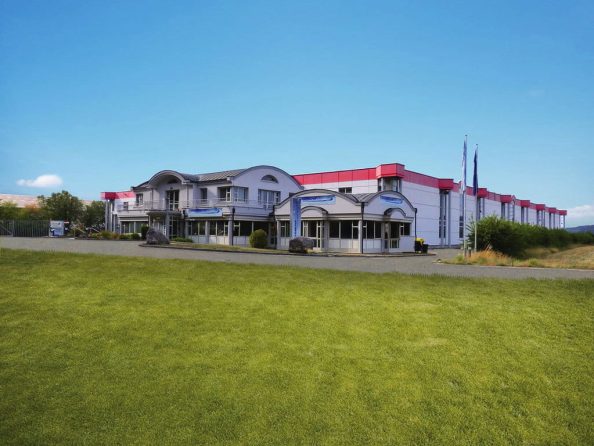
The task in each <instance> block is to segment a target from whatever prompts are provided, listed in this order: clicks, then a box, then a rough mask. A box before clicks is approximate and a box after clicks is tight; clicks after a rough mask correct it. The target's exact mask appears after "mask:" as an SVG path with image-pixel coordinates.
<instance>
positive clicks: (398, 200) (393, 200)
mask: <svg viewBox="0 0 594 446" xmlns="http://www.w3.org/2000/svg"><path fill="white" fill-rule="evenodd" d="M380 200H381V201H383V202H385V203H389V204H402V203H403V202H404V200H402V198H396V197H390V196H386V195H382V196H380Z"/></svg>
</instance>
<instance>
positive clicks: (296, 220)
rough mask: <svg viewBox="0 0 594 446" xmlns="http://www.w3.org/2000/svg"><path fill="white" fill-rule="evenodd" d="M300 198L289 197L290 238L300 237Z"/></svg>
mask: <svg viewBox="0 0 594 446" xmlns="http://www.w3.org/2000/svg"><path fill="white" fill-rule="evenodd" d="M301 200H302V199H301V198H291V238H295V237H301Z"/></svg>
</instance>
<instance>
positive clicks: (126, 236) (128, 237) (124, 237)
mask: <svg viewBox="0 0 594 446" xmlns="http://www.w3.org/2000/svg"><path fill="white" fill-rule="evenodd" d="M120 240H132V234H120Z"/></svg>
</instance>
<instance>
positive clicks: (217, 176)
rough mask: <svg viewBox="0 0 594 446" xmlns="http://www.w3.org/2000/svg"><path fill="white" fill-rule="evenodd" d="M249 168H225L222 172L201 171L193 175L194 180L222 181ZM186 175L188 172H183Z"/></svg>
mask: <svg viewBox="0 0 594 446" xmlns="http://www.w3.org/2000/svg"><path fill="white" fill-rule="evenodd" d="M246 170H247V169H234V170H223V171H221V172H212V173H200V174H197V175H191V176H193V177H195V178H196V179H195V180H192V181H201V182H202V181H220V180H226V179H227V178H229V177H236V176H237V175H239V174H240V173H243V172H245V171H246ZM182 175H186V174H182Z"/></svg>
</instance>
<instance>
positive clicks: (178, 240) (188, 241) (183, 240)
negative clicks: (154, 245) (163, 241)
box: [171, 237, 194, 243]
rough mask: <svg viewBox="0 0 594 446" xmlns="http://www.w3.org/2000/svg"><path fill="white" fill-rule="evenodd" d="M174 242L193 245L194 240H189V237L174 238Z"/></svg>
mask: <svg viewBox="0 0 594 446" xmlns="http://www.w3.org/2000/svg"><path fill="white" fill-rule="evenodd" d="M171 241H172V242H185V243H193V242H194V240H192V239H191V238H187V237H173V238H172V239H171Z"/></svg>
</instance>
